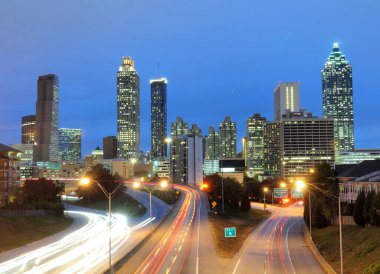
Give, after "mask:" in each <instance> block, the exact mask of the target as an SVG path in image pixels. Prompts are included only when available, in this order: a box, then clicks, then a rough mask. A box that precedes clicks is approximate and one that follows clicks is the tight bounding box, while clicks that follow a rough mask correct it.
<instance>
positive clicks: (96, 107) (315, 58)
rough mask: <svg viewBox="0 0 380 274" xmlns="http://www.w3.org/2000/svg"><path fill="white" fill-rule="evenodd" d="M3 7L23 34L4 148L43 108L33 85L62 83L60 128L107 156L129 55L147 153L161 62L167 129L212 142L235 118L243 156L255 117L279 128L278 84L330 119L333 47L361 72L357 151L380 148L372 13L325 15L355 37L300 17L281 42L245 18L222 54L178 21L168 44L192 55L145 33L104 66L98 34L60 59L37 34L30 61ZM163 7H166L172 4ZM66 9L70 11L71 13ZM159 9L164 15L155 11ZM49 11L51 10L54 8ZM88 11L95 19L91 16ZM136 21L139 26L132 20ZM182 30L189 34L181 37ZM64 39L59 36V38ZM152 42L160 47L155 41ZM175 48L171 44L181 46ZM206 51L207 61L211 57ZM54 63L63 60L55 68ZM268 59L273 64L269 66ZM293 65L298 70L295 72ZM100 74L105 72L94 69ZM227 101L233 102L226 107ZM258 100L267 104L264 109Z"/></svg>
mask: <svg viewBox="0 0 380 274" xmlns="http://www.w3.org/2000/svg"><path fill="white" fill-rule="evenodd" d="M296 2H297V1H296ZM368 2H369V3H372V5H378V4H377V3H375V2H373V1H368ZM325 3H327V2H325ZM345 3H346V2H345ZM213 4H214V3H211V4H210V3H208V4H207V5H211V6H212V5H213ZM2 5H3V6H4V9H3V11H2V12H1V13H4V16H2V19H0V20H1V22H2V23H8V24H11V23H12V22H13V23H14V24H16V26H17V24H19V25H20V26H21V27H20V26H19V27H18V28H15V29H14V31H13V33H11V35H10V36H9V38H7V39H6V41H7V43H6V45H5V48H2V51H1V52H4V53H0V54H2V56H1V57H4V60H5V62H8V63H9V66H6V67H5V68H3V69H2V76H1V78H0V80H1V83H2V88H3V90H4V91H3V92H2V95H4V97H3V96H2V97H1V99H3V98H7V102H9V103H7V104H4V103H2V104H1V108H0V109H1V110H0V111H1V113H0V114H1V115H0V116H1V117H2V118H0V119H1V120H0V125H1V128H0V134H1V136H2V141H3V142H4V143H6V144H12V143H18V140H19V138H20V135H21V132H20V131H21V127H20V119H21V117H22V116H25V115H29V114H33V105H34V102H35V100H36V95H35V94H36V88H35V82H36V79H37V78H38V76H39V75H43V74H47V73H55V74H57V75H58V77H59V79H60V126H63V127H74V128H82V129H83V151H84V154H87V153H89V151H91V150H92V149H94V147H96V146H97V145H99V146H102V138H103V137H104V136H109V135H116V126H115V120H116V99H115V98H116V88H115V76H114V72H115V68H117V67H118V65H119V62H120V58H121V57H122V56H123V55H124V56H129V55H130V56H131V57H132V58H133V60H134V61H135V63H136V67H137V69H138V71H139V75H140V82H141V134H142V136H141V137H142V138H141V148H142V149H143V150H144V151H147V150H150V119H149V117H150V111H149V109H150V100H149V97H150V92H149V91H150V86H149V80H151V79H154V78H156V77H157V76H159V75H158V73H157V72H156V71H157V62H158V59H160V72H159V74H160V75H165V77H166V78H168V82H169V84H170V90H169V91H168V123H169V124H170V123H171V122H173V121H175V118H176V117H177V116H181V117H183V119H184V120H185V121H191V122H192V123H196V124H197V125H199V126H200V127H201V128H202V130H203V132H206V130H207V128H208V126H209V125H214V127H215V128H217V126H218V122H219V121H221V120H222V119H223V117H225V116H227V115H229V116H231V119H232V120H233V121H236V122H237V131H238V132H237V140H238V141H237V145H238V151H240V150H241V142H240V140H241V138H242V137H243V136H245V121H246V119H247V118H248V117H251V116H252V115H253V114H254V113H260V114H261V115H262V116H264V117H267V119H268V120H273V117H272V116H273V104H272V102H273V89H274V87H275V86H276V85H277V83H278V82H279V81H300V84H301V87H300V89H301V103H302V104H301V107H304V108H306V109H308V110H310V111H312V112H313V114H315V115H317V116H322V90H321V75H320V71H321V69H322V68H323V65H324V63H325V62H326V59H327V57H328V54H329V53H330V52H331V47H332V44H333V43H334V42H335V41H337V42H339V43H340V47H341V49H342V52H344V53H345V55H346V56H348V58H347V59H348V61H349V62H350V64H352V66H353V82H354V84H353V87H354V102H355V106H354V113H355V145H356V147H357V148H372V147H375V148H376V147H380V141H379V140H380V138H379V137H380V124H379V123H378V122H377V121H376V117H373V115H372V114H371V113H373V112H374V111H375V110H376V101H378V97H379V95H378V94H377V93H376V92H375V91H376V90H374V88H372V87H374V86H376V85H375V82H374V81H375V80H376V69H369V68H372V67H374V64H376V60H377V58H378V57H377V56H372V55H371V58H369V57H370V55H369V54H368V52H372V51H374V50H373V47H374V45H376V41H378V40H379V36H378V34H377V33H374V34H373V35H371V36H369V35H363V36H361V29H362V28H368V29H369V30H368V31H371V29H372V28H373V27H372V26H371V22H372V21H374V20H375V13H374V11H373V10H375V9H369V8H364V7H362V6H360V7H356V6H355V4H354V3H353V2H350V1H348V2H347V5H346V6H345V7H343V8H342V9H341V10H339V11H338V9H337V8H335V9H334V7H337V6H338V4H337V3H334V4H332V6H333V7H332V10H333V11H330V10H327V9H324V12H325V14H324V16H325V17H326V18H327V19H328V18H332V17H333V16H334V18H335V19H336V20H339V19H342V20H343V19H344V18H345V15H346V14H347V13H348V12H350V13H352V18H351V19H352V20H353V21H354V22H356V23H355V24H354V23H352V25H351V28H350V31H346V30H342V29H341V28H339V26H331V25H329V26H327V24H325V23H323V24H322V26H321V27H320V28H317V29H316V25H317V23H314V22H312V20H313V19H315V16H314V15H313V16H311V17H312V18H310V19H308V18H306V17H305V16H303V15H302V14H299V13H298V12H297V15H298V16H300V18H298V19H297V20H299V19H303V20H305V21H304V26H303V27H302V26H299V25H297V26H295V25H294V23H295V21H294V20H293V19H291V20H290V21H288V22H286V23H284V25H285V26H284V27H285V28H286V27H289V28H290V31H286V30H285V28H284V33H280V34H279V35H278V36H276V35H274V32H273V31H274V29H276V28H278V27H279V25H278V24H277V23H274V25H267V26H265V27H263V31H268V32H269V33H270V34H269V35H265V34H263V33H262V31H260V30H257V29H254V28H252V26H253V24H254V22H255V20H263V21H265V20H266V19H265V18H262V17H260V19H257V18H255V19H253V22H252V23H249V22H248V19H249V18H250V16H248V15H247V13H243V15H242V16H241V19H240V21H239V22H240V24H239V25H240V26H241V23H242V21H244V22H245V23H247V24H246V26H244V27H242V26H241V28H242V31H243V33H241V32H237V33H236V34H234V33H235V31H234V30H236V29H235V24H232V26H231V28H227V29H225V30H224V31H225V33H226V35H227V38H234V39H233V41H234V43H231V42H229V41H227V45H226V46H220V48H219V47H218V48H217V47H216V45H217V44H218V45H220V42H221V41H223V40H220V39H222V37H224V36H223V35H222V33H221V32H220V31H218V30H216V29H212V28H211V27H210V26H207V27H206V29H205V30H204V31H202V32H200V33H192V32H191V31H190V30H189V28H188V27H187V26H188V25H187V24H188V23H189V21H188V20H189V18H188V17H189V16H184V18H183V19H181V20H179V26H178V27H176V28H174V27H170V28H162V29H163V34H164V36H165V35H166V36H165V37H167V35H169V37H172V38H173V37H175V36H173V35H179V36H180V37H182V38H183V39H184V40H185V42H186V41H187V42H188V44H189V45H190V47H189V46H187V45H185V44H186V43H181V42H180V41H175V46H176V47H178V48H179V49H181V50H180V51H178V52H177V53H176V54H174V53H173V54H172V53H171V52H169V51H170V48H169V50H165V49H163V47H165V46H167V45H168V44H167V43H164V45H163V47H160V48H157V49H153V48H152V45H151V44H150V45H147V42H148V41H150V39H149V40H148V38H142V37H140V36H136V35H137V34H138V33H139V31H140V32H141V35H143V36H144V34H145V33H144V28H143V29H141V28H140V29H136V30H131V31H130V32H131V33H132V34H134V37H135V36H136V37H137V39H136V41H134V42H132V43H128V41H130V40H128V39H124V38H120V40H119V41H116V43H118V42H120V41H123V42H122V45H117V46H116V44H115V43H112V42H107V43H106V42H105V43H106V44H104V45H103V46H102V50H103V51H104V50H105V51H109V52H107V54H104V56H101V55H100V54H96V55H97V58H94V54H95V53H100V52H99V49H100V48H99V47H96V46H94V45H93V44H92V43H91V42H92V41H94V40H97V39H98V38H96V37H95V36H94V31H92V30H89V31H88V34H89V35H90V38H89V40H88V41H86V42H85V43H84V42H83V40H80V41H79V44H75V45H76V46H74V45H72V46H71V48H70V47H69V48H68V49H64V48H62V47H58V48H56V49H55V48H54V49H53V48H52V46H53V45H55V42H50V44H49V43H48V44H47V45H45V46H41V45H40V46H41V47H42V48H41V49H36V48H35V47H33V41H35V40H33V39H37V38H38V37H41V36H40V35H41V34H40V32H39V31H34V30H33V31H31V33H32V34H34V35H36V38H34V37H29V38H31V44H30V45H29V47H28V51H25V48H24V46H23V45H21V44H22V43H20V44H17V45H16V46H15V47H14V48H10V45H12V43H15V42H16V41H17V39H21V41H26V40H24V39H27V38H28V35H29V34H28V35H26V37H23V36H22V34H24V32H25V26H24V25H23V20H24V19H22V18H21V15H20V16H19V15H17V16H16V18H13V19H11V18H9V16H6V14H5V13H6V11H7V9H11V8H12V5H11V4H9V5H6V4H2ZM120 5H121V6H122V4H115V6H112V7H111V8H110V11H109V12H107V14H111V12H112V11H114V12H115V13H116V14H117V11H116V7H120ZM162 5H165V3H163V4H162ZM247 5H248V6H247V7H246V8H247V9H248V10H250V11H252V12H253V13H256V12H257V11H254V10H253V8H257V9H261V10H267V9H268V8H269V7H268V5H266V4H263V5H261V6H260V5H254V4H247ZM295 5H301V6H302V5H303V4H302V3H301V2H300V1H298V3H293V4H289V7H288V8H287V9H290V8H292V7H295ZM329 5H330V3H329ZM95 6H96V5H95ZM98 6H99V5H98ZM322 6H323V5H322ZM363 6H364V5H363ZM186 7H187V6H186V5H185V7H180V6H177V5H176V4H173V9H174V10H183V9H184V8H186ZM50 8H51V7H50ZM62 8H63V10H65V6H63V7H62ZM155 8H157V7H156V6H155ZM227 8H231V7H230V6H229V5H227V4H221V5H220V7H216V10H217V11H219V12H221V13H222V14H223V12H226V10H227ZM232 8H233V11H240V12H241V11H242V8H241V7H238V6H232ZM47 9H49V6H48V7H47ZM78 9H79V10H82V9H84V7H83V6H79V8H78ZM90 9H93V7H92V8H90ZM151 9H153V7H151V8H149V9H148V10H147V11H146V12H147V13H148V14H150V13H151V12H152V11H151ZM135 10H136V11H140V12H142V8H141V7H140V6H139V4H136V6H134V7H133V8H132V11H135ZM132 11H131V14H132ZM89 12H91V11H89ZM361 12H367V16H366V18H365V19H363V18H362V17H360V16H359V15H360V13H361ZM189 13H190V14H200V15H202V14H203V12H202V11H197V10H195V9H190V11H189ZM22 14H23V13H22ZM107 14H106V15H107ZM316 14H318V12H316ZM2 15H3V14H2ZM24 15H25V14H24ZM13 16H14V14H13ZM88 16H89V18H88V19H89V23H91V22H92V21H91V20H93V18H92V17H91V16H90V15H88ZM107 16H110V15H107ZM157 16H158V15H157ZM214 16H215V18H216V22H215V24H216V25H215V26H218V27H222V26H225V22H224V21H223V19H222V18H221V17H219V16H218V15H217V14H215V15H214ZM235 16H236V15H233V18H236V17H235ZM190 17H191V16H190ZM359 17H360V18H361V21H360V22H359V21H358V20H359ZM26 18H28V16H26ZM133 18H136V17H135V16H134V15H133ZM169 18H170V19H168V21H169V20H174V19H178V17H176V16H175V15H174V14H170V16H169ZM200 19H201V20H200V22H199V23H197V25H196V29H198V27H200V26H202V24H206V18H205V17H202V16H201V18H200ZM78 20H80V19H79V15H78V17H76V16H75V14H74V21H75V22H77V21H78ZM128 20H129V19H128ZM152 21H154V20H152ZM168 21H166V23H165V22H163V23H162V24H161V25H160V26H168ZM43 22H45V21H38V20H36V21H33V22H32V23H31V24H32V25H33V26H36V24H37V26H38V25H39V24H41V23H43ZM374 22H375V21H374ZM79 23H80V24H79V30H81V29H82V28H83V27H85V26H87V24H89V23H86V22H83V21H80V22H79ZM198 24H199V25H198ZM53 25H54V26H57V27H59V30H61V31H62V32H64V33H66V35H68V32H70V31H72V35H68V37H70V38H74V37H75V35H76V33H77V31H76V30H74V29H73V27H72V26H71V27H70V26H68V27H65V28H64V27H63V26H62V25H61V23H60V21H59V20H58V21H54V22H53ZM237 25H238V24H236V26H237ZM261 25H262V24H261ZM338 25H339V24H338ZM374 25H375V24H374ZM144 26H145V31H146V30H147V29H146V27H148V26H149V25H144ZM181 27H182V29H181V31H180V32H178V31H179V29H180V28H181ZM210 28H211V29H210ZM251 28H252V31H253V33H254V34H258V35H259V36H258V38H260V39H261V40H260V43H255V41H254V39H248V37H247V33H246V32H247V31H248V30H251ZM307 28H311V29H312V30H313V31H314V33H313V36H310V35H306V36H302V40H301V39H300V38H298V37H297V35H295V34H294V33H300V32H301V33H304V32H306V30H307ZM327 30H328V31H327ZM292 31H293V34H292ZM326 31H327V33H326ZM57 33H58V34H59V32H57ZM114 33H117V29H115V30H114V31H112V32H111V33H110V34H109V35H110V36H112V37H113V35H114ZM149 33H151V32H149ZM372 33H373V31H372ZM206 34H207V35H210V43H209V44H208V46H207V47H204V46H199V47H194V46H195V45H197V43H196V41H198V39H201V38H202V37H205V35H206ZM91 35H92V36H91ZM104 35H105V33H103V32H101V35H100V36H101V37H104ZM184 35H188V39H189V40H187V39H186V38H184V37H187V36H184ZM127 36H128V35H127ZM153 36H154V37H156V35H153ZM154 37H153V38H154ZM53 38H57V37H56V35H55V34H53ZM291 38H292V39H293V40H294V41H292V42H291V43H289V45H283V44H280V45H279V44H276V43H273V42H274V41H276V40H277V39H280V40H281V39H282V40H284V39H291ZM58 40H59V39H58ZM169 40H170V41H172V42H173V39H169ZM179 40H181V39H179ZM243 41H246V42H247V43H246V45H244V44H242V42H243ZM235 42H236V44H239V43H240V46H239V47H240V48H239V50H240V52H241V54H237V53H236V52H234V49H236V47H237V46H235V45H234V44H235ZM238 42H239V43H238ZM256 42H257V41H256ZM34 43H35V42H34ZM81 43H82V44H81ZM83 43H84V44H83ZM148 44H149V43H148ZM140 46H141V48H140ZM2 47H4V45H3V46H2ZM74 48H75V49H77V50H78V52H80V54H83V52H84V50H88V53H86V54H83V57H80V56H78V53H76V52H72V51H70V49H71V50H72V49H74ZM364 49H365V50H364ZM44 50H46V52H44ZM202 51H205V52H204V53H203V52H202ZM4 54H6V55H7V56H5V55H4ZM268 54H271V55H272V57H270V59H269V60H267V61H268V63H266V62H264V59H267V58H269V57H268ZM24 55H25V56H26V55H27V56H28V58H23V57H24ZM54 55H55V56H56V57H57V58H51V57H52V56H54ZM261 55H266V56H265V57H266V58H264V57H262V56H261ZM17 56H19V57H22V58H21V59H22V60H21V61H22V62H20V64H16V63H17V62H16V63H15V64H13V63H11V62H10V60H11V59H9V58H12V57H13V58H12V59H14V58H17ZM39 58H41V62H37V61H36V60H37V59H39ZM177 59H178V60H177ZM62 60H65V62H62ZM274 60H275V61H276V63H275V66H273V64H270V62H273V61H274ZM290 60H292V62H293V63H290ZM226 62H227V63H226ZM94 64H98V65H96V66H95V65H94ZM222 64H224V67H225V65H226V64H227V65H228V66H229V67H232V68H233V70H230V71H229V77H224V75H223V70H224V69H222V68H223V66H222ZM248 64H249V65H248ZM305 64H306V66H305ZM29 65H30V70H28V72H23V73H22V74H20V75H18V77H19V78H20V77H21V78H20V81H17V82H15V81H14V78H12V77H14V76H15V75H14V74H13V72H14V71H15V70H17V69H19V68H20V67H21V66H29ZM82 65H83V66H82ZM82 67H83V68H82ZM195 67H197V69H198V70H197V71H196V70H195V69H194V68H195ZM84 68H86V71H87V73H86V75H83V74H82V73H83V69H84ZM374 68H375V67H374ZM194 73H195V74H194ZM191 80H195V81H193V82H196V84H195V85H194V84H188V83H189V81H191ZM10 83H12V85H11V84H10ZM95 94H96V96H95ZM227 97H228V98H229V99H230V100H226V98H227ZM258 98H260V99H259V100H258ZM2 102H5V100H2ZM193 106H197V108H196V111H194V109H193ZM82 109H85V112H82ZM11 113H12V114H11ZM93 117H96V119H97V123H93V122H92V121H91V118H93ZM168 134H169V132H168Z"/></svg>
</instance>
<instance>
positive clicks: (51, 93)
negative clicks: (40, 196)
mask: <svg viewBox="0 0 380 274" xmlns="http://www.w3.org/2000/svg"><path fill="white" fill-rule="evenodd" d="M58 116H59V82H58V76H57V75H55V74H49V75H43V76H40V77H39V78H38V81H37V103H36V126H35V143H36V147H35V149H34V151H33V161H34V162H48V161H59V153H58V150H59V140H58V138H59V137H58V127H59V117H58Z"/></svg>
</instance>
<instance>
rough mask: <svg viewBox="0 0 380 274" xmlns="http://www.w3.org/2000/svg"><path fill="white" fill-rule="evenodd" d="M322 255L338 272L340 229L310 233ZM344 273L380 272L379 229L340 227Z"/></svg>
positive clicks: (331, 227) (369, 273)
mask: <svg viewBox="0 0 380 274" xmlns="http://www.w3.org/2000/svg"><path fill="white" fill-rule="evenodd" d="M312 236H313V240H314V242H315V244H316V246H317V247H318V249H319V251H320V253H321V254H322V256H323V257H324V258H325V259H326V261H327V262H329V263H330V265H331V266H332V267H333V268H334V269H335V270H336V271H337V272H338V273H339V272H340V256H339V228H338V226H329V227H326V228H323V229H316V230H314V231H313V235H312ZM343 262H344V273H367V274H375V273H377V274H379V273H380V227H366V228H362V227H358V226H343Z"/></svg>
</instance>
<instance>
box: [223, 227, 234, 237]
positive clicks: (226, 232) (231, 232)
mask: <svg viewBox="0 0 380 274" xmlns="http://www.w3.org/2000/svg"><path fill="white" fill-rule="evenodd" d="M224 237H225V238H233V237H236V227H225V228H224Z"/></svg>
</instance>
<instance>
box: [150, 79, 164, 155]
mask: <svg viewBox="0 0 380 274" xmlns="http://www.w3.org/2000/svg"><path fill="white" fill-rule="evenodd" d="M166 88H167V80H166V79H165V78H161V79H156V80H151V81H150V90H151V131H152V136H151V145H152V150H151V156H152V158H153V159H156V160H165V159H166V158H167V144H166V142H165V139H166V137H167V91H166Z"/></svg>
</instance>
